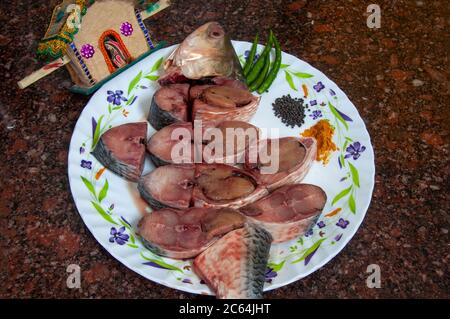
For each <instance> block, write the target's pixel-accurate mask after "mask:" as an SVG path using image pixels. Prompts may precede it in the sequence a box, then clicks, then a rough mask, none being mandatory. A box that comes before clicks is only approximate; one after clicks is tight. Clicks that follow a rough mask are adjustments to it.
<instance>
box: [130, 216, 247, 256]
mask: <svg viewBox="0 0 450 319" xmlns="http://www.w3.org/2000/svg"><path fill="white" fill-rule="evenodd" d="M244 222H245V217H244V216H242V215H241V214H240V213H239V212H238V211H236V210H233V209H230V208H221V209H212V208H190V209H187V210H184V211H181V210H174V209H168V208H165V209H161V210H157V211H154V212H151V213H150V214H147V215H146V216H144V217H143V218H142V219H141V220H140V222H139V224H138V233H139V235H140V236H141V238H142V239H143V242H144V245H145V246H146V247H147V248H148V249H150V250H151V251H153V252H154V253H156V254H158V255H161V256H166V257H170V258H176V259H187V258H193V257H195V256H197V255H198V254H200V253H201V252H202V251H204V250H205V249H207V248H208V247H209V246H211V244H213V243H214V242H215V241H216V240H217V239H218V238H220V237H221V236H223V235H224V234H226V233H228V232H230V231H232V230H234V229H237V228H240V227H243V226H244Z"/></svg>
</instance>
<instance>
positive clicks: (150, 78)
mask: <svg viewBox="0 0 450 319" xmlns="http://www.w3.org/2000/svg"><path fill="white" fill-rule="evenodd" d="M145 78H146V79H148V80H150V81H158V79H159V76H157V75H147V76H145Z"/></svg>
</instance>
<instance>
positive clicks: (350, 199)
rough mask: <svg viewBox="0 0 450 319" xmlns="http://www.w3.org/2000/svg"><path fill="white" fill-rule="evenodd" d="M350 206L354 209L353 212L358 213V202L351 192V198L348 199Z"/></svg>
mask: <svg viewBox="0 0 450 319" xmlns="http://www.w3.org/2000/svg"><path fill="white" fill-rule="evenodd" d="M348 207H350V210H351V211H352V213H353V214H356V203H355V197H353V194H351V195H350V198H349V199H348Z"/></svg>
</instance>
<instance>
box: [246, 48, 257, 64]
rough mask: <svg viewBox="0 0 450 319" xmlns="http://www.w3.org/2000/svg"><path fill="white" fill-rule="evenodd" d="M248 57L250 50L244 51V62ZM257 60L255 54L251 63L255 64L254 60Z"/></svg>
mask: <svg viewBox="0 0 450 319" xmlns="http://www.w3.org/2000/svg"><path fill="white" fill-rule="evenodd" d="M249 55H250V50H246V51H245V52H244V58H245V60H247V59H248V56H249ZM258 59H259V54H258V53H256V54H255V58H254V59H253V62H252V63H255V62H256V60H258Z"/></svg>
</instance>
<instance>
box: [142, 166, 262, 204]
mask: <svg viewBox="0 0 450 319" xmlns="http://www.w3.org/2000/svg"><path fill="white" fill-rule="evenodd" d="M138 190H139V192H140V194H141V196H142V198H144V200H146V201H147V202H148V203H149V204H150V206H151V207H153V208H154V209H161V208H165V207H172V208H176V209H186V208H188V207H212V208H223V207H229V208H234V209H236V208H239V207H242V206H245V205H247V204H249V203H251V202H254V201H256V200H258V199H260V198H262V197H264V196H265V195H267V194H268V191H267V189H266V188H264V187H261V186H260V185H259V184H258V182H257V180H256V179H255V178H254V177H253V176H252V175H251V174H249V173H248V172H246V171H244V170H241V169H238V168H236V167H233V166H230V165H225V164H196V165H174V164H170V165H165V166H160V167H158V168H156V169H155V170H153V171H152V172H150V173H149V174H147V175H145V176H143V177H141V179H140V180H139V183H138Z"/></svg>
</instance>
